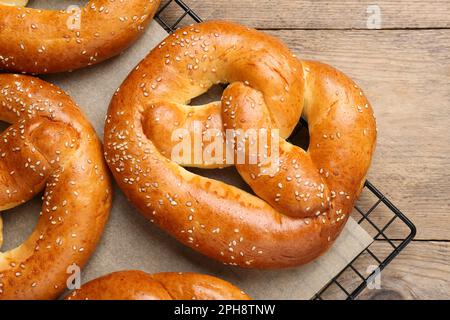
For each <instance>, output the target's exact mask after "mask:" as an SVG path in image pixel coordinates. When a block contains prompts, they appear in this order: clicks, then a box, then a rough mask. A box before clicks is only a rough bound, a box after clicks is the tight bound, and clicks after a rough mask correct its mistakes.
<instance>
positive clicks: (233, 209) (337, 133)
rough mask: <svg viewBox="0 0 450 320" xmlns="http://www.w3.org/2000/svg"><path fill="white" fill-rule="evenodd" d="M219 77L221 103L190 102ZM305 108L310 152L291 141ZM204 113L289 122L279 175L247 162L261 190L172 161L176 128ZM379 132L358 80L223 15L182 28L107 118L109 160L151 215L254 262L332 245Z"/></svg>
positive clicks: (242, 262) (135, 75)
mask: <svg viewBox="0 0 450 320" xmlns="http://www.w3.org/2000/svg"><path fill="white" fill-rule="evenodd" d="M217 83H223V84H229V86H228V87H227V88H226V89H225V91H224V93H223V96H222V99H221V101H219V102H213V103H209V104H206V105H202V106H189V105H188V103H189V101H190V100H191V99H193V98H194V97H197V96H199V95H201V94H203V93H205V92H206V91H207V90H208V89H209V88H210V87H211V86H212V85H214V84H217ZM301 115H303V117H304V118H305V119H306V120H307V121H308V127H309V133H310V145H309V148H308V150H307V151H304V150H303V149H301V148H299V147H297V146H294V145H291V144H290V143H288V142H286V140H285V138H287V137H288V136H289V135H290V134H291V132H292V131H293V129H294V128H295V126H296V124H297V123H298V121H299V118H300V116H301ZM196 121H200V122H201V123H202V127H201V130H205V131H206V129H211V128H213V129H217V130H218V131H221V132H223V129H224V128H233V129H249V128H265V129H266V130H267V131H268V132H270V133H273V129H278V130H279V132H280V136H281V137H280V138H279V141H278V142H279V147H278V148H279V161H278V162H277V166H276V170H275V172H274V173H271V174H261V166H260V164H250V163H248V162H246V163H243V164H237V165H236V167H237V169H238V172H239V173H240V175H241V176H242V177H243V179H244V180H245V181H246V182H247V183H248V184H249V185H250V187H251V188H252V190H253V191H254V193H255V194H256V195H258V197H256V196H254V195H251V194H249V193H246V192H244V191H242V190H240V189H237V188H235V187H233V186H231V185H228V184H225V183H223V182H219V181H216V180H211V179H208V178H204V177H201V176H199V175H196V174H193V173H191V172H189V171H187V170H185V169H184V168H183V167H182V166H180V165H179V164H177V163H175V162H173V161H171V160H170V159H169V157H170V155H171V151H172V149H173V148H174V147H175V145H176V143H178V140H177V139H174V141H172V139H171V138H172V132H174V130H176V129H177V128H185V129H187V130H190V131H192V130H194V129H193V127H194V125H193V123H195V122H196ZM375 140H376V126H375V120H374V116H373V112H372V109H371V107H370V105H369V102H368V101H367V99H366V98H365V96H364V95H363V94H362V92H361V90H360V89H359V88H358V87H357V86H356V85H355V84H354V83H353V82H352V81H351V80H350V79H349V78H347V77H346V76H345V75H343V74H342V73H340V72H339V71H337V70H335V69H333V68H332V67H329V66H327V65H324V64H321V63H318V62H309V61H300V60H298V59H297V58H296V57H294V56H293V55H292V53H291V52H290V51H289V49H288V48H287V47H286V46H285V45H284V44H282V43H281V42H279V41H278V40H276V39H274V38H272V37H270V36H268V35H266V34H264V33H261V32H258V31H256V30H252V29H248V28H245V27H242V26H239V25H235V24H231V23H227V22H217V21H216V22H207V23H202V24H198V25H193V26H190V27H186V28H183V29H180V30H178V31H176V32H175V33H174V34H172V35H171V36H169V37H168V38H167V39H166V40H165V41H164V42H162V43H161V44H160V45H159V47H157V48H155V49H154V50H153V51H152V52H151V53H150V54H149V55H148V56H147V57H146V58H145V59H144V60H143V61H142V62H141V63H140V64H139V65H138V67H136V69H135V70H134V71H133V72H132V73H131V74H130V75H129V76H128V78H127V80H126V81H125V82H124V83H123V84H122V86H121V87H120V88H119V90H118V92H117V93H116V94H115V96H114V98H113V100H112V102H111V105H110V109H109V112H108V117H107V121H106V126H105V150H106V152H105V154H106V159H107V163H108V164H109V166H110V168H111V169H112V171H113V174H114V176H115V178H116V180H117V182H118V184H119V186H120V187H121V189H122V190H123V191H124V192H125V194H126V195H127V196H128V198H129V199H130V201H131V202H132V203H133V204H135V205H136V206H137V207H138V208H139V210H140V211H141V212H142V213H143V214H144V215H145V216H147V217H148V218H149V219H151V221H154V222H155V223H157V224H158V225H159V226H161V227H162V228H163V229H164V230H166V231H167V232H169V233H170V234H172V235H173V236H174V237H176V238H177V239H178V240H180V241H181V242H183V243H184V244H186V245H188V246H190V247H191V248H193V249H195V250H197V251H199V252H201V253H203V254H205V255H208V256H210V257H212V258H215V259H217V260H220V261H222V262H224V263H225V264H230V265H238V266H241V267H248V268H279V267H288V266H295V265H300V264H304V263H307V262H309V261H311V260H312V259H314V258H316V257H318V256H319V255H321V254H322V253H324V252H325V251H326V250H327V249H328V248H329V247H330V246H331V244H332V243H333V241H334V240H335V239H336V238H337V236H338V235H339V233H340V231H341V230H342V227H343V225H344V224H345V222H346V221H347V218H348V214H349V213H350V211H351V209H352V207H353V204H354V202H355V201H356V198H357V196H358V195H359V193H360V191H361V189H362V186H363V184H364V180H365V176H366V173H367V171H368V168H369V165H370V161H371V158H372V154H373V151H374V146H375ZM251 143H252V141H251V139H250V138H249V139H246V140H244V145H247V146H248V145H249V144H251ZM208 145H209V144H208V142H206V143H205V146H206V147H205V148H207V147H208ZM270 145H271V144H270ZM266 146H269V144H267V145H266ZM241 147H242V145H241ZM236 150H237V149H235V151H236ZM190 159H192V158H190ZM183 165H185V166H198V167H206V168H208V167H214V166H213V165H212V164H211V163H204V162H203V163H200V164H196V163H189V161H188V163H183ZM218 166H224V164H223V163H221V164H220V165H218Z"/></svg>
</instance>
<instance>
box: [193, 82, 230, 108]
mask: <svg viewBox="0 0 450 320" xmlns="http://www.w3.org/2000/svg"><path fill="white" fill-rule="evenodd" d="M225 88H226V85H222V84H216V85H213V86H212V87H210V88H209V89H208V91H206V92H205V93H203V94H201V95H199V96H197V97H195V98H193V99H192V100H191V102H190V103H189V105H191V106H201V105H204V104H208V103H211V102H216V101H220V99H221V97H222V94H223V91H224V90H225Z"/></svg>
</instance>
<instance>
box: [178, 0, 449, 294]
mask: <svg viewBox="0 0 450 320" xmlns="http://www.w3.org/2000/svg"><path fill="white" fill-rule="evenodd" d="M185 2H186V3H187V4H188V5H189V6H190V7H191V8H192V9H194V10H195V12H197V13H198V14H199V15H200V16H201V17H202V18H203V19H226V20H232V21H236V22H240V23H244V24H247V25H248V26H251V27H255V28H258V29H261V30H264V31H266V32H268V33H270V34H272V35H274V36H277V37H278V38H281V39H282V40H283V41H285V42H286V43H287V44H288V45H289V47H290V48H291V49H292V50H293V51H295V53H297V55H298V56H299V57H303V58H305V59H316V60H320V61H323V62H326V63H329V64H332V65H334V66H336V67H337V68H339V69H341V70H342V71H344V72H345V73H347V74H348V75H349V76H351V77H352V78H353V79H355V81H356V82H357V83H359V85H360V86H361V87H362V88H363V89H364V91H365V93H366V94H367V96H368V97H369V100H370V101H371V102H372V105H373V106H374V109H375V113H376V116H377V119H378V128H379V139H378V146H377V151H376V155H375V158H374V161H373V165H372V168H371V171H370V174H369V179H370V180H371V181H372V183H374V184H375V185H376V186H377V187H378V188H379V189H380V190H381V191H382V192H384V193H385V194H386V195H387V196H388V197H389V198H390V199H391V200H392V201H393V202H394V203H395V204H396V205H397V206H398V207H399V208H400V209H401V210H402V211H403V212H404V213H405V214H406V215H407V216H408V217H409V218H411V220H413V222H414V223H415V224H416V226H417V229H418V233H417V236H416V238H415V240H414V241H413V243H412V244H410V245H409V246H408V247H407V249H406V250H405V251H404V252H402V253H401V254H400V256H399V257H398V258H397V259H395V260H394V261H393V262H392V263H391V264H390V265H389V266H388V267H387V269H385V271H383V273H382V279H381V280H382V282H381V286H382V289H381V290H366V291H365V292H364V293H363V295H362V298H368V299H390V298H392V299H396V298H401V299H444V298H447V299H448V298H450V30H449V29H450V1H448V0H431V1H425V0H422V1H419V0H397V1H390V0H376V1H366V0H360V1H358V0H345V1H334V0H333V1H331V0H329V1H322V0H320V1H307V0H259V1H255V0H209V1H206V0H185ZM380 18H381V19H380ZM374 28H375V29H374ZM377 28H378V29H377ZM399 232H400V231H399ZM395 233H396V230H395V228H394V230H393V231H392V232H391V236H392V237H394V238H395Z"/></svg>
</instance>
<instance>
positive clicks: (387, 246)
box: [155, 0, 416, 300]
mask: <svg viewBox="0 0 450 320" xmlns="http://www.w3.org/2000/svg"><path fill="white" fill-rule="evenodd" d="M155 19H156V21H158V22H159V24H160V25H161V26H162V27H163V28H164V29H165V30H166V31H167V32H169V33H170V32H173V31H175V30H176V29H177V28H179V27H182V26H186V25H189V24H192V23H196V22H201V21H202V20H201V19H200V17H199V16H198V15H197V14H196V13H195V12H193V11H192V10H191V9H190V8H189V7H188V6H187V5H186V4H185V3H184V2H183V1H182V0H166V1H163V3H162V5H161V7H160V9H159V11H158V12H157V13H156V15H155ZM305 129H306V126H305V122H304V121H302V122H301V123H300V124H299V126H297V128H296V130H295V132H294V134H293V136H295V135H297V134H299V133H300V132H301V131H302V130H305ZM352 217H353V218H354V219H355V220H356V221H357V222H358V223H359V224H360V225H361V226H362V227H363V228H364V229H365V230H366V231H367V232H368V233H369V234H370V235H371V236H372V237H373V239H374V242H373V243H372V244H371V245H370V246H369V247H367V248H366V249H365V250H364V251H363V252H362V253H361V254H360V255H359V256H357V257H356V258H355V259H354V260H353V261H352V262H350V264H348V265H347V266H346V267H345V268H344V269H343V270H342V271H341V272H340V273H339V274H338V275H337V276H336V277H335V278H334V279H333V280H331V281H330V282H329V283H328V284H327V285H326V286H325V287H324V288H323V289H322V290H321V291H320V292H319V293H317V294H316V296H315V297H314V298H313V299H315V300H324V299H347V300H353V299H357V298H358V297H359V296H360V294H361V293H362V292H363V290H364V289H366V288H367V287H369V288H372V289H377V278H378V277H379V276H380V275H381V271H382V270H383V269H384V268H385V267H386V266H387V265H388V264H389V263H390V262H391V261H392V260H393V259H394V258H395V257H396V256H397V255H398V254H399V253H400V252H401V251H402V250H403V249H404V248H405V247H406V246H407V245H408V243H410V242H411V240H412V239H413V238H414V236H415V234H416V227H415V226H414V224H413V223H412V222H411V221H410V220H409V219H408V218H407V217H406V216H405V215H404V214H403V213H402V212H401V211H400V210H399V209H398V208H397V207H395V206H394V205H393V204H392V203H391V202H390V201H389V199H387V198H386V196H385V195H384V194H382V193H381V192H380V191H379V190H378V189H377V188H376V187H375V186H374V185H373V184H372V183H370V182H369V181H366V183H365V187H364V189H363V192H362V193H361V196H360V200H359V201H358V203H357V205H356V206H355V210H353V212H352Z"/></svg>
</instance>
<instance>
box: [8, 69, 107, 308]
mask: <svg viewBox="0 0 450 320" xmlns="http://www.w3.org/2000/svg"><path fill="white" fill-rule="evenodd" d="M0 120H1V121H6V122H8V123H11V126H10V127H9V128H8V129H7V130H6V131H4V132H3V133H1V138H0V182H1V183H0V210H7V209H9V208H13V207H16V206H18V205H20V204H22V203H24V202H26V201H27V200H29V199H31V198H32V197H33V196H35V195H37V194H38V193H40V192H41V191H42V190H43V191H44V193H43V206H42V211H41V213H40V218H39V221H38V224H37V226H36V229H35V230H34V231H33V233H32V234H31V236H30V237H29V238H28V239H27V240H26V241H25V242H24V243H23V244H21V245H20V246H19V247H17V248H15V249H12V250H10V251H6V252H3V253H0V299H52V298H56V297H57V296H58V295H59V294H60V293H61V292H62V291H64V289H65V288H66V280H67V278H68V277H69V276H70V274H68V270H69V271H70V269H68V268H69V267H70V266H74V265H75V267H76V266H77V267H80V268H82V267H83V266H84V264H85V263H86V262H87V260H88V258H89V256H90V255H91V254H92V252H93V251H94V249H95V246H96V244H97V242H98V240H99V238H100V235H101V234H102V231H103V228H104V225H105V223H106V221H107V218H108V215H109V210H110V207H111V184H110V178H109V176H108V172H107V167H106V164H105V163H104V159H103V157H102V152H101V144H100V141H99V140H98V138H97V136H96V134H95V131H94V129H93V128H92V126H91V125H90V124H89V122H88V121H87V120H86V118H85V117H84V115H83V114H82V113H81V111H80V110H79V109H78V107H77V106H76V104H75V103H74V102H73V101H72V100H71V98H70V97H69V96H68V95H67V94H65V93H64V92H63V91H61V90H60V89H59V88H57V87H55V86H53V85H51V84H49V83H47V82H44V81H42V80H39V79H37V78H33V77H29V76H21V75H12V74H0Z"/></svg>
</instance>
